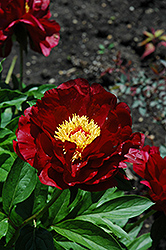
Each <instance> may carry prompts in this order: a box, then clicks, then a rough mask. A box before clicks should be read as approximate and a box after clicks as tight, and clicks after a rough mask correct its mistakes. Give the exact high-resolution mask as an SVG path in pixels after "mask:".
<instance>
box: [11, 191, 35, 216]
mask: <svg viewBox="0 0 166 250" xmlns="http://www.w3.org/2000/svg"><path fill="white" fill-rule="evenodd" d="M33 202H34V192H32V193H31V195H30V196H29V197H28V198H27V199H26V200H24V201H22V202H20V203H18V204H17V205H16V209H15V211H16V213H17V214H18V215H20V216H21V217H22V219H23V220H26V219H27V218H29V217H31V216H32V209H33Z"/></svg>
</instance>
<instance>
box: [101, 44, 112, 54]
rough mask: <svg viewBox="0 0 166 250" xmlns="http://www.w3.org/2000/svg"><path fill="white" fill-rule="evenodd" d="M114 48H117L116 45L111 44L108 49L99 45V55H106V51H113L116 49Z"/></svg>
mask: <svg viewBox="0 0 166 250" xmlns="http://www.w3.org/2000/svg"><path fill="white" fill-rule="evenodd" d="M114 46H115V45H114V43H110V44H109V45H108V47H107V48H106V47H105V46H104V45H103V44H99V50H98V54H104V53H105V51H106V49H109V50H111V49H113V48H114Z"/></svg>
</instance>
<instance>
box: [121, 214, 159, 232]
mask: <svg viewBox="0 0 166 250" xmlns="http://www.w3.org/2000/svg"><path fill="white" fill-rule="evenodd" d="M154 213H156V211H155V210H150V211H149V212H148V213H147V214H145V215H144V216H142V217H141V218H140V219H139V220H137V221H136V222H135V223H133V224H132V225H131V226H129V227H128V228H127V229H126V232H127V233H129V232H130V231H131V230H133V229H134V228H135V227H136V226H139V225H140V223H141V222H143V221H145V220H146V219H147V218H149V217H150V216H151V215H153V214H154Z"/></svg>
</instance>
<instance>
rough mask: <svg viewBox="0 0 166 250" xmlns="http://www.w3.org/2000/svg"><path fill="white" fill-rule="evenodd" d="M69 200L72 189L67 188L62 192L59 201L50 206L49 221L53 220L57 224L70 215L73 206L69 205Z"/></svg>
mask: <svg viewBox="0 0 166 250" xmlns="http://www.w3.org/2000/svg"><path fill="white" fill-rule="evenodd" d="M55 192H56V190H55ZM69 202H70V191H69V190H68V189H66V190H64V191H63V192H62V194H61V195H60V196H59V198H58V199H57V201H56V202H55V203H54V204H53V205H52V206H51V207H50V208H49V214H50V216H49V223H52V221H53V223H54V224H55V223H57V222H58V221H61V220H62V219H64V218H65V217H66V216H67V215H68V213H69V212H70V209H71V207H69V206H68V205H69Z"/></svg>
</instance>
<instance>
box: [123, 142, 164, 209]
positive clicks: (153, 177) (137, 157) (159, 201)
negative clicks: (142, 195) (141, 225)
mask: <svg viewBox="0 0 166 250" xmlns="http://www.w3.org/2000/svg"><path fill="white" fill-rule="evenodd" d="M127 157H128V161H129V162H131V163H133V170H134V171H135V172H136V173H137V174H138V175H139V176H141V177H142V178H143V179H144V180H143V181H141V183H143V184H144V185H146V186H148V187H149V196H150V197H151V199H152V201H154V202H155V203H156V204H155V205H154V206H153V209H156V210H161V211H164V212H165V213H166V157H165V158H164V159H163V158H162V157H161V156H160V152H159V148H158V147H155V146H152V147H150V146H145V147H143V149H142V150H140V151H139V150H137V149H130V150H129V153H128V154H127Z"/></svg>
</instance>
